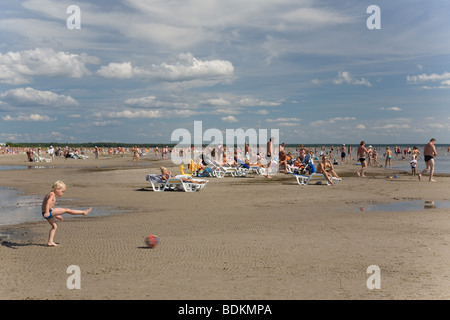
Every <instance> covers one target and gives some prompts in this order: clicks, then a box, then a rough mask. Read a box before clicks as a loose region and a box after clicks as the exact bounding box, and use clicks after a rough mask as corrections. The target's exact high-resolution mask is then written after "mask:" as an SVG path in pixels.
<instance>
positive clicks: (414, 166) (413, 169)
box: [409, 154, 417, 177]
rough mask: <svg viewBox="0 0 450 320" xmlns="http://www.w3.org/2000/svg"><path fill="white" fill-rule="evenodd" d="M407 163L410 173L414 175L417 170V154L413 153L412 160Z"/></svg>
mask: <svg viewBox="0 0 450 320" xmlns="http://www.w3.org/2000/svg"><path fill="white" fill-rule="evenodd" d="M409 163H410V164H411V174H412V175H413V177H415V176H416V171H417V156H416V155H415V154H413V156H412V160H411V161H410V162H409Z"/></svg>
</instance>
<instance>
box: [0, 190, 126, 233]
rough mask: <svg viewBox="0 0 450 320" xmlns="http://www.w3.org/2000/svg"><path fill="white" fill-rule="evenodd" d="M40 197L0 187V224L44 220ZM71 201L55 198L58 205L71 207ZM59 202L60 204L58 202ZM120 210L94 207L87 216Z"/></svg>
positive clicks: (103, 214)
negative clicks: (69, 203)
mask: <svg viewBox="0 0 450 320" xmlns="http://www.w3.org/2000/svg"><path fill="white" fill-rule="evenodd" d="M44 196H45V195H42V197H37V196H30V195H24V194H22V193H20V192H19V191H17V190H15V189H11V188H6V187H0V226H2V225H13V224H19V223H25V222H33V221H44V218H43V217H42V200H43V199H44ZM70 201H73V200H71V199H65V200H63V201H58V200H57V202H56V203H57V206H58V207H72V206H70V205H68V204H67V203H68V202H70ZM58 203H60V204H58ZM87 208H88V207H82V208H78V207H77V208H74V209H77V210H85V209H87ZM119 212H120V211H118V210H115V209H112V208H107V207H95V208H93V209H92V211H91V212H90V213H89V215H88V217H99V216H109V215H112V214H115V213H119ZM79 217H81V216H78V215H77V216H75V215H70V214H64V215H63V218H64V219H67V218H68V219H72V218H79Z"/></svg>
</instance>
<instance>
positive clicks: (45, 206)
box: [42, 180, 92, 247]
mask: <svg viewBox="0 0 450 320" xmlns="http://www.w3.org/2000/svg"><path fill="white" fill-rule="evenodd" d="M65 191H66V185H65V184H64V182H62V181H59V180H58V181H56V182H55V183H54V184H53V186H52V191H50V192H49V193H48V194H47V195H46V196H45V198H44V201H43V202H42V217H43V218H44V219H46V220H47V221H48V223H50V225H51V226H52V228H51V229H50V233H49V237H48V246H49V247H56V246H57V244H56V243H55V242H53V238H54V236H55V233H56V229H57V228H58V225H57V224H56V219H58V220H59V221H63V218H62V217H61V215H63V214H64V213H70V214H74V215H81V214H82V215H85V216H86V215H87V214H88V213H89V212H90V211H91V210H92V208H89V209H87V210H84V211H81V210H72V209H67V208H54V206H55V200H56V197H58V198H59V197H62V196H63V194H64V192H65Z"/></svg>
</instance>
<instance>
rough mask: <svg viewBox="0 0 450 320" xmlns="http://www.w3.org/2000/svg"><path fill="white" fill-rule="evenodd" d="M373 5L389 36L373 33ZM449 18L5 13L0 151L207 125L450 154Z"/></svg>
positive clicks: (164, 137)
mask: <svg viewBox="0 0 450 320" xmlns="http://www.w3.org/2000/svg"><path fill="white" fill-rule="evenodd" d="M373 4H375V5H378V6H379V8H380V12H381V15H380V20H379V22H380V26H381V29H369V28H368V27H367V20H368V19H369V22H375V20H372V18H371V15H372V11H371V12H370V13H367V9H368V7H369V6H370V5H373ZM71 5H76V6H78V7H79V9H80V12H79V19H77V17H78V16H76V14H77V12H76V11H72V10H69V12H68V8H69V7H70V6H71ZM449 12H450V2H449V1H438V0H430V1H415V0H408V1H406V0H405V1H403V0H397V1H391V0H376V1H362V0H343V1H336V0H315V1H312V0H244V1H242V0H227V1H220V0H121V1H120V0H108V1H106V0H96V1H75V0H71V1H65V0H30V1H20V0H2V1H1V3H0V142H5V141H11V142H62V143H65V142H68V143H70V142H99V141H115V142H130V143H131V142H135V143H167V142H171V134H172V132H173V131H174V130H175V129H178V128H185V129H187V130H189V131H190V132H193V127H194V121H202V126H203V130H206V129H209V128H217V129H219V130H222V131H225V130H226V129H237V128H242V129H244V130H247V129H249V128H254V129H267V130H268V131H269V132H270V129H279V132H280V140H281V141H285V142H286V143H304V144H308V143H359V141H361V140H365V141H367V142H368V143H371V144H372V143H373V144H375V143H420V142H428V140H429V139H430V138H431V137H436V138H437V140H438V141H437V142H438V143H450V41H449V39H450V19H449ZM77 22H80V28H79V29H77V28H73V27H76V26H77V25H76V23H77ZM68 26H70V27H71V28H69V27H68ZM176 142H177V141H174V143H176Z"/></svg>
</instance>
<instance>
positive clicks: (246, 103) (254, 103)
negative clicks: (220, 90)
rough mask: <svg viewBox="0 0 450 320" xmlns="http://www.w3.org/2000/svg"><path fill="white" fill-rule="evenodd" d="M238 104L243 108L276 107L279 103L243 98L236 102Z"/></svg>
mask: <svg viewBox="0 0 450 320" xmlns="http://www.w3.org/2000/svg"><path fill="white" fill-rule="evenodd" d="M238 104H239V105H240V106H243V107H278V106H280V105H281V101H267V100H259V99H253V98H243V99H241V100H240V101H238Z"/></svg>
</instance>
